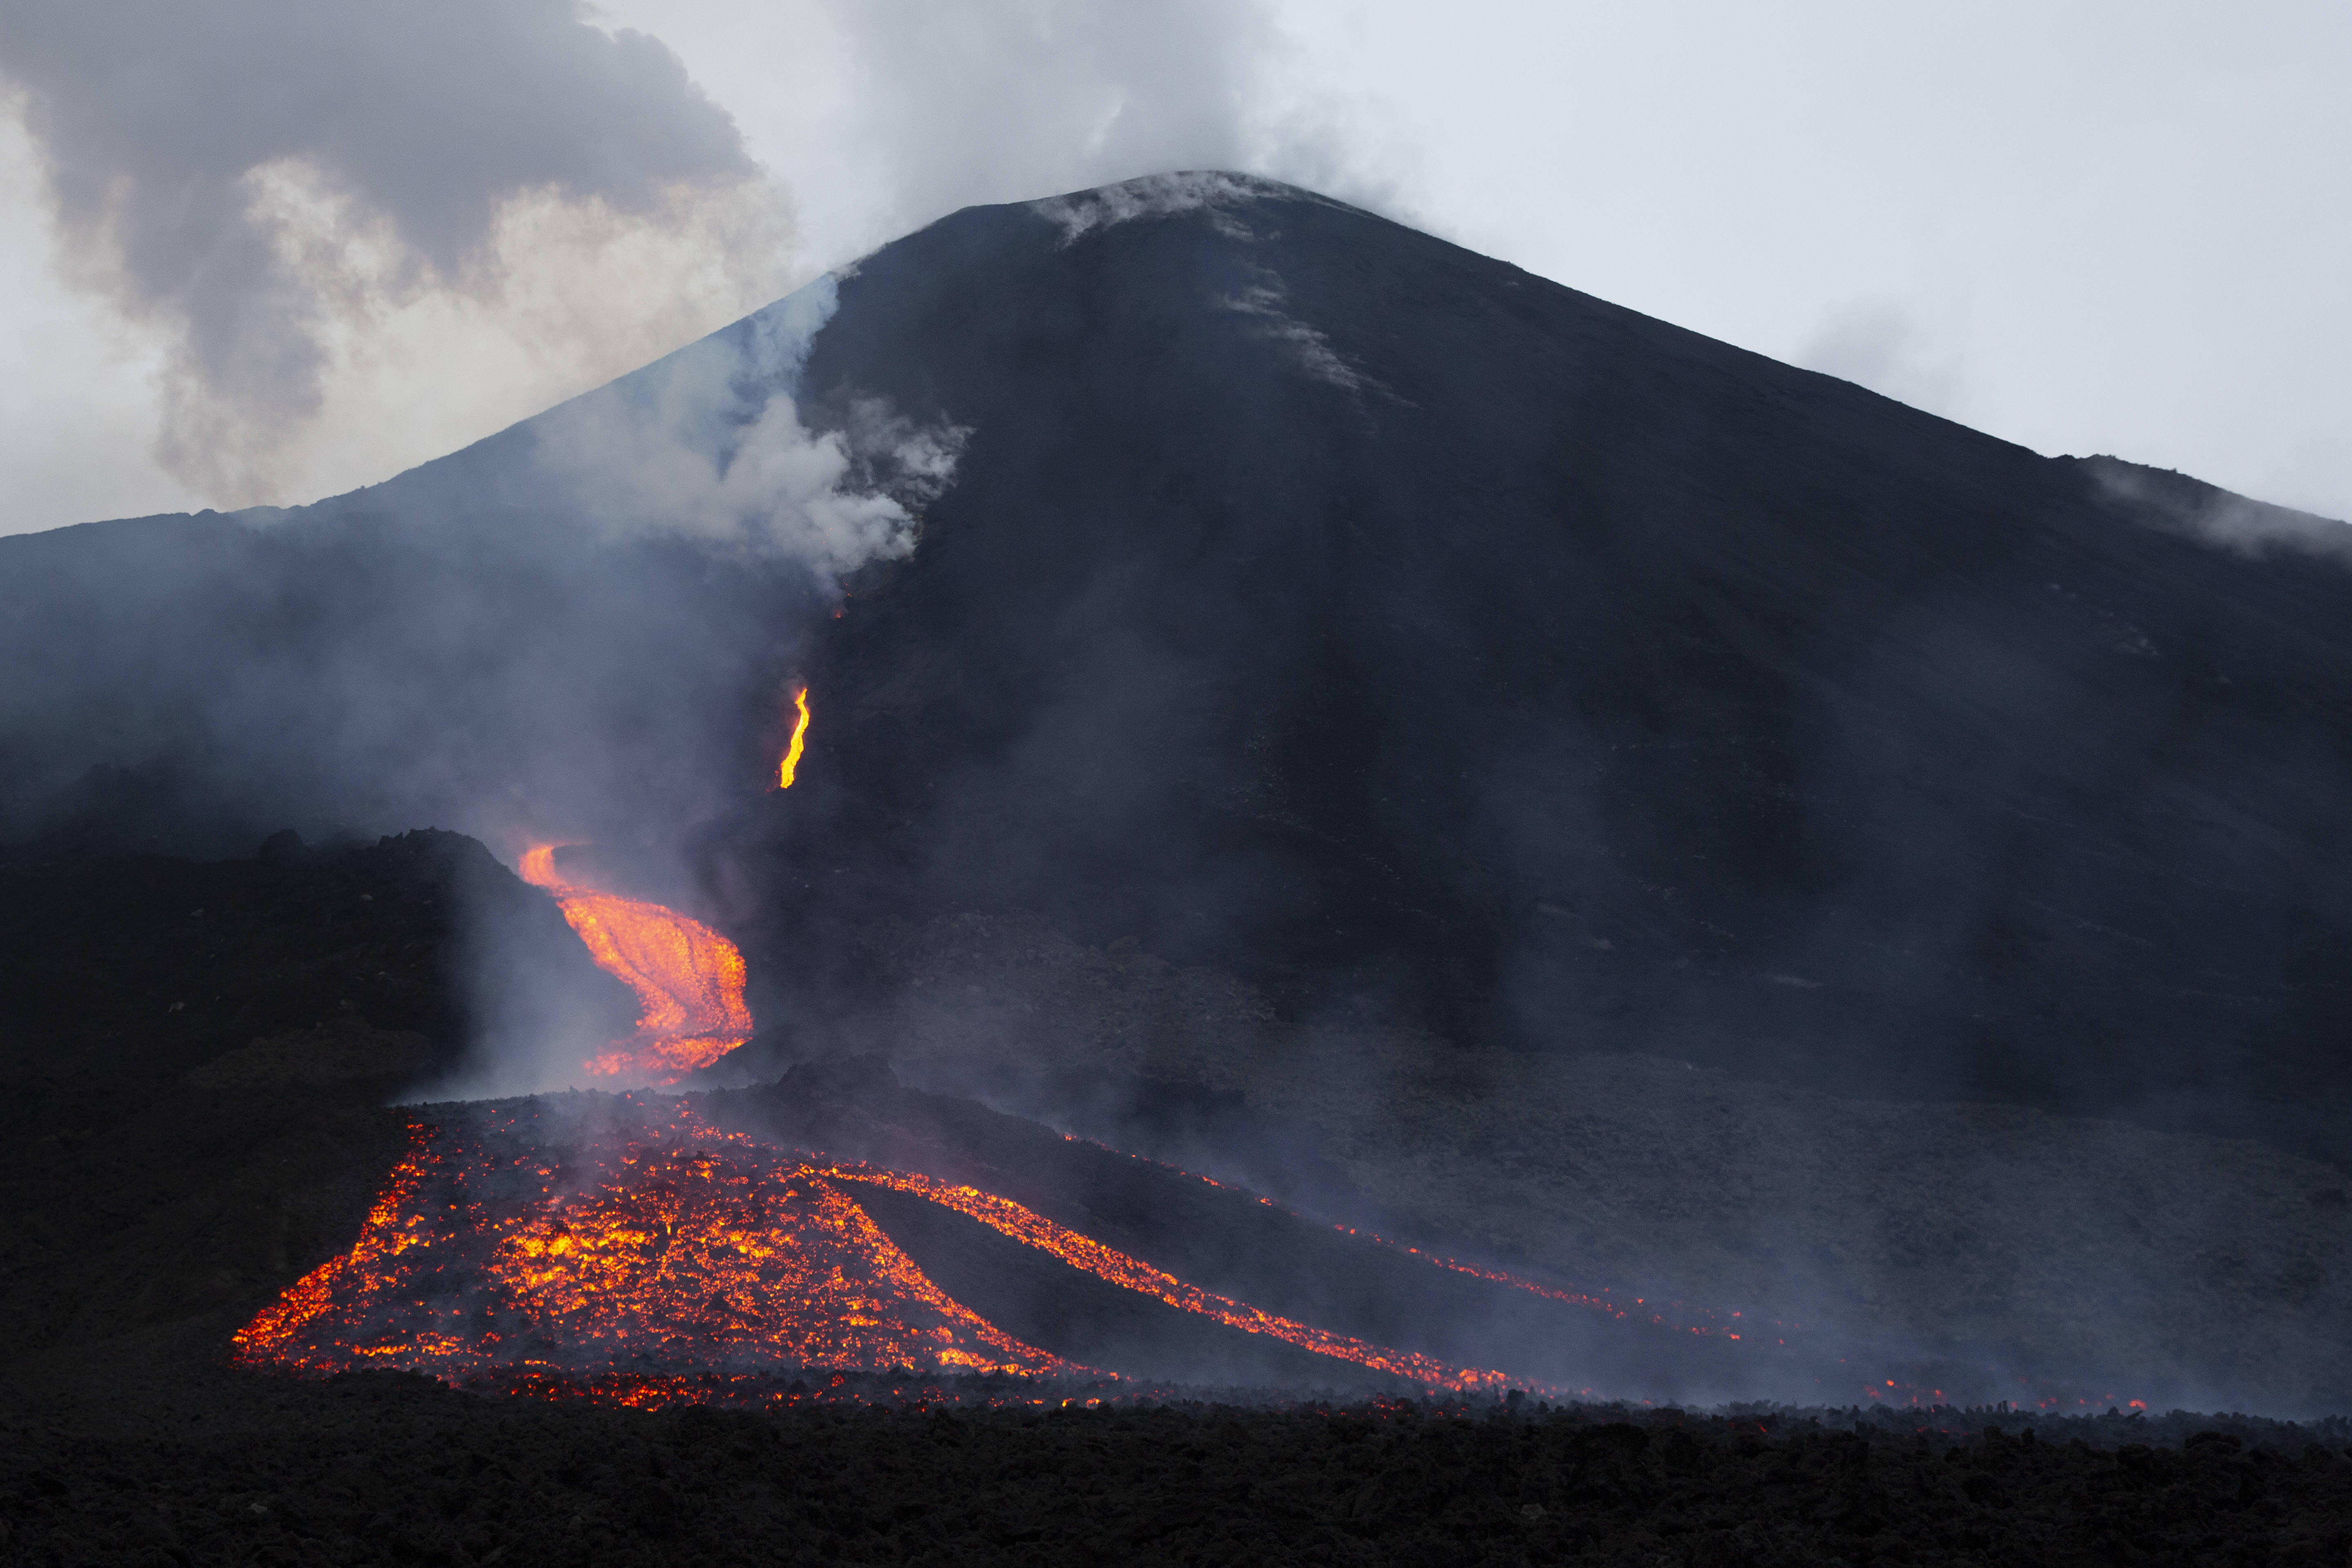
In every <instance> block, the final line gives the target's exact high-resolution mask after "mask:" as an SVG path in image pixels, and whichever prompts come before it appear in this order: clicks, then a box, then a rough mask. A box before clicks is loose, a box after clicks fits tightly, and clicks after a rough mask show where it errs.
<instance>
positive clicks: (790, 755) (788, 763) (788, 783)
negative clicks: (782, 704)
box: [776, 686, 809, 789]
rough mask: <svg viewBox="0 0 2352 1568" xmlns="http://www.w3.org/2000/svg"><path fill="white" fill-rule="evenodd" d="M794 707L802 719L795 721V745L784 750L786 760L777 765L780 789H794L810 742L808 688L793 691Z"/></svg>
mask: <svg viewBox="0 0 2352 1568" xmlns="http://www.w3.org/2000/svg"><path fill="white" fill-rule="evenodd" d="M793 707H794V708H796V709H798V710H800V717H799V718H797V719H795V720H793V743H792V744H791V745H790V746H787V747H786V748H785V749H784V760H783V761H782V762H781V763H777V764H776V787H777V788H778V789H790V788H792V787H793V774H794V773H798V772H799V771H800V765H801V748H802V746H803V744H805V743H806V742H807V740H808V727H809V705H808V688H807V687H805V686H802V687H796V688H794V689H793Z"/></svg>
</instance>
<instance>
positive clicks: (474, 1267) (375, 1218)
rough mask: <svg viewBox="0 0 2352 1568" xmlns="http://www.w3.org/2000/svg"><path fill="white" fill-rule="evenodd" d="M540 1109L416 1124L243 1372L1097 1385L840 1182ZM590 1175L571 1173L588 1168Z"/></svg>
mask: <svg viewBox="0 0 2352 1568" xmlns="http://www.w3.org/2000/svg"><path fill="white" fill-rule="evenodd" d="M547 1116H548V1113H546V1112H544V1111H542V1110H538V1109H534V1108H532V1107H530V1106H529V1105H526V1106H525V1107H524V1108H522V1109H520V1110H504V1111H500V1112H495V1113H490V1114H487V1115H485V1116H483V1117H481V1118H479V1119H475V1120H474V1121H473V1125H471V1126H469V1127H468V1128H467V1129H466V1130H464V1131H447V1130H442V1129H436V1128H431V1127H419V1128H417V1129H415V1133H414V1138H413V1142H412V1144H411V1146H410V1149H409V1152H408V1155H407V1157H406V1158H405V1159H404V1161H403V1162H402V1163H401V1164H400V1166H399V1167H398V1168H397V1169H396V1170H395V1171H394V1175H393V1179H392V1181H391V1182H390V1183H389V1184H387V1186H386V1188H385V1191H384V1194H383V1196H382V1197H381V1198H379V1199H378V1200H377V1202H376V1205H375V1206H374V1208H373V1210H372V1211H370V1213H369V1215H368V1218H367V1223H366V1226H365V1227H364V1229H363V1230H362V1234H361V1236H360V1238H359V1241H358V1242H357V1244H356V1245H354V1246H353V1247H352V1249H351V1250H350V1251H349V1252H348V1253H346V1254H344V1255H343V1256H342V1257H340V1258H334V1259H332V1260H331V1261H330V1262H328V1263H326V1264H324V1265H322V1266H320V1268H316V1269H314V1270H312V1271H311V1272H310V1274H308V1275H306V1276H304V1277H303V1278H302V1279H300V1280H299V1281H298V1282H296V1283H295V1284H294V1285H293V1286H292V1287H291V1288H289V1289H288V1290H287V1291H286V1293H285V1294H284V1295H283V1296H282V1297H280V1298H279V1300H278V1301H277V1302H275V1303H273V1304H272V1305H271V1306H270V1307H268V1309H266V1310H263V1311H262V1312H261V1313H260V1314H259V1315H258V1316H257V1317H256V1318H255V1319H254V1320H253V1321H252V1322H250V1323H249V1324H247V1326H246V1328H245V1329H244V1330H243V1331H240V1332H239V1333H238V1334H237V1335H236V1359H237V1360H238V1361H239V1362H240V1363H243V1364H246V1365H248V1366H254V1367H260V1368H267V1369H270V1370H276V1371H281V1372H292V1373H310V1374H313V1375H322V1374H328V1373H336V1372H343V1371H349V1370H352V1369H353V1368H358V1367H367V1366H382V1367H397V1368H401V1369H403V1370H409V1371H416V1372H424V1373H431V1374H433V1375H436V1376H439V1377H442V1378H445V1379H446V1380H448V1381H450V1382H455V1383H464V1382H467V1381H473V1380H481V1379H484V1378H490V1379H504V1380H507V1381H512V1380H514V1379H515V1378H517V1377H524V1378H528V1377H532V1376H538V1377H541V1378H547V1379H556V1380H562V1381H563V1382H565V1383H567V1384H568V1383H578V1382H582V1381H583V1380H584V1381H589V1382H593V1381H595V1380H599V1379H602V1380H604V1382H606V1383H607V1384H610V1383H611V1382H612V1380H614V1379H615V1378H620V1379H624V1380H625V1381H626V1383H627V1384H628V1386H629V1387H631V1388H635V1390H637V1394H636V1397H635V1398H632V1397H630V1396H629V1395H628V1394H625V1393H624V1394H621V1395H619V1397H620V1399H621V1402H623V1403H639V1402H646V1401H648V1400H650V1402H654V1403H663V1402H666V1401H665V1400H664V1398H663V1397H662V1396H661V1394H660V1390H661V1389H662V1388H663V1387H665V1386H667V1385H668V1384H678V1383H679V1382H680V1380H681V1378H684V1379H688V1380H691V1379H693V1378H696V1377H701V1376H709V1375H719V1376H727V1375H742V1374H746V1373H768V1374H774V1373H789V1372H791V1371H793V1370H795V1369H824V1370H833V1369H841V1368H849V1369H859V1370H866V1371H882V1372H888V1371H893V1370H898V1369H904V1370H906V1371H907V1372H908V1373H916V1374H924V1373H929V1374H933V1375H939V1374H955V1373H1016V1374H1032V1373H1080V1372H1084V1371H1085V1370H1086V1369H1084V1368H1082V1367H1079V1366H1077V1365H1076V1364H1075V1363H1070V1362H1067V1361H1065V1360H1063V1359H1062V1358H1061V1357H1059V1356H1055V1355H1052V1354H1050V1353H1048V1352H1044V1351H1040V1350H1037V1349H1035V1348H1034V1347H1032V1346H1029V1345H1025V1344H1023V1343H1022V1342H1019V1341H1017V1340H1015V1339H1013V1338H1012V1337H1011V1336H1010V1335H1007V1334H1004V1333H1003V1332H1001V1331H998V1330H997V1329H995V1328H994V1327H992V1325H990V1324H989V1323H987V1322H986V1321H983V1320H982V1319H981V1318H979V1317H978V1316H976V1315H975V1314H973V1313H972V1312H971V1311H970V1310H967V1309H966V1308H964V1307H962V1306H961V1305H959V1304H958V1303H957V1302H955V1301H954V1300H951V1299H950V1298H949V1297H948V1295H947V1294H946V1293H945V1292H944V1291H942V1290H940V1288H939V1287H938V1286H936V1285H934V1284H933V1283H932V1282H931V1280H930V1279H929V1277H928V1276H927V1275H925V1274H924V1273H923V1271H922V1270H921V1269H920V1268H918V1267H916V1265H915V1264H914V1262H913V1261H912V1260H911V1259H910V1258H908V1257H907V1255H906V1254H905V1253H904V1252H902V1251H900V1250H899V1249H898V1247H897V1246H896V1245H895V1244H894V1243H893V1242H892V1241H891V1240H890V1239H889V1237H887V1236H885V1235H884V1234H883V1233H882V1231H881V1229H880V1228H879V1227H878V1226H876V1225H875V1224H874V1222H873V1221H872V1220H871V1219H869V1218H868V1217H867V1216H866V1212H865V1211H864V1210H863V1209H861V1208H859V1207H858V1206H857V1205H856V1202H855V1201H854V1200H853V1199H851V1198H850V1197H849V1196H848V1194H845V1192H844V1191H843V1190H842V1188H841V1187H840V1186H839V1185H838V1184H836V1183H835V1181H833V1180H831V1179H829V1178H828V1176H827V1175H826V1173H823V1172H821V1171H819V1170H818V1169H816V1168H815V1167H813V1166H811V1165H808V1164H805V1163H802V1162H801V1161H799V1160H798V1159H797V1158H795V1157H794V1156H793V1155H791V1154H788V1153H785V1152H782V1151H779V1150H774V1149H770V1148H765V1147H762V1146H761V1145H758V1144H754V1143H751V1142H749V1141H748V1140H743V1139H740V1138H729V1137H725V1136H723V1135H716V1134H710V1133H709V1132H708V1131H707V1130H699V1129H697V1128H695V1127H694V1126H692V1125H691V1124H690V1123H688V1122H686V1121H684V1120H683V1119H679V1118H673V1119H671V1120H670V1121H668V1123H667V1124H666V1125H665V1124H664V1123H663V1122H661V1121H656V1120H654V1119H652V1118H647V1119H646V1121H644V1122H642V1123H640V1124H639V1125H638V1126H636V1127H635V1128H632V1129H628V1130H626V1131H611V1132H607V1133H606V1134H605V1135H604V1136H603V1137H601V1138H592V1139H590V1140H587V1141H585V1142H583V1141H580V1140H578V1139H575V1138H570V1137H562V1136H557V1137H550V1136H549V1133H550V1131H551V1129H549V1128H548V1127H547V1126H546V1125H544V1121H545V1120H546V1118H547ZM575 1162H576V1163H575Z"/></svg>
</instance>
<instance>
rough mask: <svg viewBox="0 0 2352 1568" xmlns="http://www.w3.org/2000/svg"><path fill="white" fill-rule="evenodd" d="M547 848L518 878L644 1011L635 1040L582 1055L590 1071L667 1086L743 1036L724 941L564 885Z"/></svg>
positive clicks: (688, 924) (744, 1010) (737, 967)
mask: <svg viewBox="0 0 2352 1568" xmlns="http://www.w3.org/2000/svg"><path fill="white" fill-rule="evenodd" d="M555 850H556V846H554V845H551V844H541V845H539V846H536V847H533V848H530V849H528V850H526V851H524V853H523V857H522V860H521V862H520V865H519V866H518V867H517V869H518V870H519V871H520V873H521V875H522V879H523V880H524V881H526V882H529V883H530V884H531V885H532V886H533V887H538V888H544V889H547V890H548V891H549V892H551V893H552V894H554V895H555V900H556V902H557V903H559V904H561V905H562V909H563V918H564V919H565V920H567V921H570V922H571V923H572V930H573V931H576V932H578V933H579V936H580V940H581V941H582V942H585V943H586V944H587V946H588V952H589V954H590V956H592V957H593V958H594V959H595V961H596V963H597V967H599V968H601V969H603V970H604V971H605V972H606V973H609V974H612V975H614V976H616V977H617V978H619V979H621V980H624V981H625V982H627V983H628V985H629V988H630V989H631V990H633V991H635V993H636V994H637V1001H638V1004H639V1005H640V1006H641V1007H642V1008H643V1009H644V1013H643V1016H641V1017H639V1018H638V1020H637V1032H636V1036H635V1038H634V1039H631V1040H628V1041H626V1042H616V1043H615V1045H614V1048H613V1049H611V1050H609V1051H605V1052H604V1053H602V1054H600V1055H598V1056H595V1057H593V1058H590V1059H589V1061H588V1063H587V1068H588V1070H589V1071H590V1072H591V1073H593V1074H594V1075H596V1076H597V1077H599V1078H625V1079H630V1080H632V1081H635V1082H639V1083H675V1082H677V1080H678V1079H680V1078H683V1077H684V1076H685V1075H686V1074H688V1073H689V1072H692V1071H693V1070H695V1069H696V1068H706V1067H709V1065H710V1064H711V1063H712V1062H715V1061H717V1060H718V1059H719V1058H720V1057H723V1056H725V1055H726V1054H727V1053H728V1052H729V1051H731V1050H733V1049H734V1048H735V1047H738V1046H740V1045H741V1044H742V1043H743V1042H744V1041H745V1040H747V1039H749V1038H751V1009H750V1008H749V1007H748V1006H746V1005H744V1002H743V955H742V954H741V953H740V952H737V951H736V948H735V944H734V943H733V942H729V941H728V940H727V939H726V938H725V937H723V936H721V935H719V933H718V932H717V931H713V930H711V929H710V928H709V926H707V925H704V924H703V923H702V922H701V921H698V920H692V919H689V918H688V917H687V916H685V915H682V914H679V913H678V912H677V910H671V909H666V908H664V907H663V906H662V905H660V904H653V903H646V902H645V901H644V900H638V899H624V898H621V897H618V896H617V895H615V894H612V893H600V892H598V891H596V890H595V889H593V888H583V887H581V886H578V885H577V884H575V883H572V882H569V881H566V880H565V879H563V878H562V876H561V875H560V874H559V873H558V872H557V871H556V869H555Z"/></svg>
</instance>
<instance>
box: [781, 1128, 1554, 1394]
mask: <svg viewBox="0 0 2352 1568" xmlns="http://www.w3.org/2000/svg"><path fill="white" fill-rule="evenodd" d="M827 1173H828V1174H830V1175H834V1176H837V1177H839V1178H841V1179H843V1180H845V1181H852V1182H871V1183H873V1184H875V1185H877V1186H883V1187H890V1188H893V1189H895V1190H897V1191H898V1192H902V1193H912V1194H916V1195H917V1196H919V1197H925V1198H929V1199H930V1200H931V1202H933V1203H935V1204H938V1205H941V1206H942V1207H945V1208H950V1209H953V1210H955V1211H956V1212H957V1213H958V1214H961V1215H969V1216H971V1218H973V1219H976V1220H978V1221H980V1223H981V1224H982V1225H984V1226H988V1227H989V1228H990V1229H992V1230H994V1231H997V1232H999V1233H1000V1234H1002V1235H1004V1236H1009V1237H1013V1239H1014V1240H1015V1241H1020V1242H1025V1243H1027V1244H1028V1245H1029V1246H1031V1247H1036V1248H1037V1249H1038V1250H1040V1251H1042V1252H1049V1253H1051V1254H1053V1255H1054V1256H1055V1258H1060V1259H1061V1260H1062V1261H1063V1262H1065V1263H1066V1264H1068V1265H1069V1266H1070V1267H1071V1268H1081V1269H1084V1270H1085V1271H1086V1272H1087V1273H1089V1274H1091V1275H1093V1276H1095V1277H1096V1278H1097V1279H1108V1280H1109V1281H1110V1282H1111V1283H1112V1284H1114V1285H1122V1286H1125V1287H1126V1288H1127V1289H1129V1290H1139V1291H1141V1292H1143V1294H1145V1295H1147V1296H1152V1297H1156V1298H1158V1299H1159V1300H1162V1301H1165V1302H1167V1303H1168V1304H1169V1305H1170V1306H1171V1307H1181V1308H1182V1309H1183V1310H1185V1311H1188V1312H1198V1313H1200V1314H1201V1315H1202V1317H1205V1318H1213V1319H1214V1320H1216V1321H1218V1322H1221V1323H1223V1324H1224V1325H1225V1326H1226V1327H1227V1328H1234V1329H1239V1330H1241V1331H1243V1332H1244V1333H1251V1334H1264V1335H1265V1336H1266V1337H1267V1338H1269V1339H1276V1340H1281V1341H1283V1342H1285V1343H1286V1344H1294V1345H1297V1346H1298V1347H1299V1348H1300V1349H1302V1350H1309V1351H1313V1352H1316V1353H1317V1354H1318V1355H1328V1356H1330V1357H1332V1358H1334V1359H1335V1360H1339V1361H1344V1362H1351V1363H1354V1364H1356V1365H1358V1366H1361V1367H1369V1368H1370V1369H1371V1370H1372V1371H1374V1372H1384V1373H1391V1375H1393V1376H1396V1377H1401V1378H1405V1379H1408V1380H1410V1381H1412V1382H1414V1383H1419V1384H1426V1385H1428V1386H1430V1387H1433V1388H1450V1389H1455V1390H1461V1391H1465V1392H1466V1391H1470V1390H1474V1389H1481V1388H1497V1389H1498V1388H1502V1387H1505V1386H1506V1385H1507V1384H1510V1383H1511V1382H1512V1381H1513V1380H1512V1379H1511V1378H1509V1377H1508V1376H1507V1375H1505V1374H1504V1373H1500V1372H1480V1371H1476V1370H1474V1369H1471V1368H1467V1367H1458V1366H1450V1365H1448V1364H1446V1363H1444V1362H1442V1361H1438V1360H1436V1359H1435V1358H1433V1357H1431V1356H1425V1355H1421V1354H1418V1353H1416V1352H1412V1351H1400V1350H1391V1349H1389V1348H1388V1347H1386V1346H1384V1345H1376V1344H1373V1343H1371V1342H1370V1341H1367V1340H1360V1339H1354V1338H1351V1337H1350V1336H1349V1335H1347V1334H1335V1333H1333V1332H1331V1331H1329V1330H1328V1329H1318V1328H1314V1327H1311V1326H1310V1325H1308V1324H1306V1323H1301V1322H1298V1321H1295V1320H1293V1319H1290V1318H1283V1317H1277V1316H1276V1315H1275V1314H1274V1313H1272V1312H1268V1311H1264V1310H1260V1309H1258V1308H1256V1307H1252V1306H1249V1305H1247V1304H1246V1303H1244V1302H1241V1301H1235V1300H1232V1299H1231V1298H1229V1297H1224V1296H1215V1295H1212V1294H1210V1293H1209V1292H1208V1291H1206V1290H1203V1289H1199V1288H1198V1287H1197V1286H1192V1285H1187V1284H1185V1283H1184V1281H1182V1280H1181V1279H1177V1278H1176V1276H1174V1275H1173V1274H1171V1273H1169V1272H1167V1271H1166V1270H1165V1269H1160V1268H1153V1267H1152V1266H1151V1265H1150V1264H1149V1263H1145V1262H1143V1261H1142V1260H1141V1259H1139V1258H1130V1257H1129V1256H1128V1255H1127V1254H1126V1253H1124V1252H1120V1251H1118V1250H1116V1249H1114V1248H1112V1247H1105V1246H1104V1245H1103V1244H1102V1243H1101V1242H1099V1241H1097V1240H1095V1239H1093V1238H1092V1237H1085V1236H1081V1235H1079V1234H1078V1233H1077V1232H1076V1231H1074V1230H1071V1229H1070V1228H1068V1227H1067V1226H1059V1225H1055V1223H1054V1222H1053V1221H1052V1220H1049V1219H1047V1218H1045V1216H1044V1215H1039V1214H1036V1213H1034V1212H1033V1211H1031V1210H1029V1209H1027V1208H1024V1207H1023V1206H1022V1205H1019V1204H1016V1203H1014V1202H1013V1200H1012V1199H1010V1198H1000V1197H998V1196H996V1195H995V1194H992V1193H983V1192H982V1191H981V1190H980V1189H979V1188H978V1187H971V1186H955V1185H950V1184H948V1183H946V1182H941V1181H935V1180H933V1179H932V1178H931V1177H929V1176H917V1175H907V1174H903V1173H899V1172H897V1171H878V1170H875V1169H873V1168H871V1167H868V1166H850V1165H836V1166H833V1167H831V1168H830V1169H829V1170H828V1172H827ZM1519 1381H1521V1382H1525V1381H1526V1380H1524V1379H1521V1380H1519Z"/></svg>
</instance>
